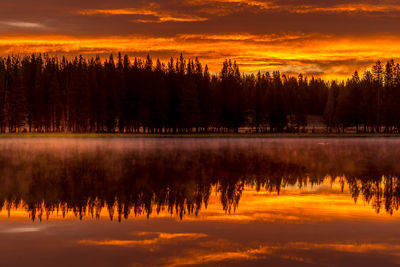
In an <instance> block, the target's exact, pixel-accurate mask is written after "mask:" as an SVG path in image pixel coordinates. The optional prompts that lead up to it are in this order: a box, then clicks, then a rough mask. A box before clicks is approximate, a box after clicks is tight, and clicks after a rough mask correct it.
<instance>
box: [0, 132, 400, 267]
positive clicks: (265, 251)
mask: <svg viewBox="0 0 400 267" xmlns="http://www.w3.org/2000/svg"><path fill="white" fill-rule="evenodd" d="M398 177H400V139H395V138H391V139H384V138H376V139H375V138H368V139H367V138H364V139H350V138H348V139H332V138H329V139H313V138H310V139H257V138H254V139H252V138H243V139H240V138H232V139H229V138H227V139H222V138H216V139H212V138H210V139H207V138H204V139H191V138H184V139H178V138H176V139H174V138H164V139H162V138H160V139H156V138H154V139H152V138H144V139H140V138H104V139H103V138H96V139H90V138H82V139H79V138H76V139H75V138H65V139H62V138H46V139H45V138H43V139H41V138H32V139H29V138H21V139H18V138H12V139H2V140H0V207H1V208H2V209H1V213H0V240H1V241H0V266H27V265H31V266H55V265H56V266H142V265H144V266H148V265H150V266H196V265H208V266H215V265H217V266H294V265H295V266H310V265H312V266H394V265H397V264H400V217H399V214H400V212H399V211H398V208H399V203H400V180H399V178H398Z"/></svg>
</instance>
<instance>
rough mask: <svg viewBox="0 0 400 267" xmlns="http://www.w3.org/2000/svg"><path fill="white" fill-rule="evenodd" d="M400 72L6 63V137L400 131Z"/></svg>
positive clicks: (0, 95)
mask: <svg viewBox="0 0 400 267" xmlns="http://www.w3.org/2000/svg"><path fill="white" fill-rule="evenodd" d="M398 103H400V67H399V64H395V62H394V61H393V60H392V61H389V62H387V63H386V65H384V64H382V63H381V62H380V61H378V62H377V63H376V64H375V65H374V66H373V68H372V70H371V71H366V72H365V73H364V75H363V77H359V74H358V73H357V72H355V73H354V75H353V76H352V77H351V78H350V79H348V80H347V81H343V82H338V81H324V80H322V79H320V78H314V77H312V78H307V77H304V76H303V75H301V74H300V75H299V76H298V77H291V76H289V75H285V74H281V73H280V72H279V71H274V72H272V73H269V72H267V73H261V72H259V73H257V74H242V73H240V71H239V67H238V65H237V64H236V62H233V61H231V60H226V61H225V62H224V63H223V66H222V69H221V71H220V72H219V73H217V74H211V73H210V72H209V70H208V67H207V65H205V66H203V64H202V63H201V62H200V61H199V60H198V59H197V58H196V59H194V60H191V59H185V58H184V57H183V55H182V54H181V55H180V57H179V58H177V59H175V60H174V59H173V58H171V60H170V61H169V62H167V63H162V62H161V61H160V60H159V59H157V60H153V59H152V58H151V57H150V56H147V58H146V59H141V58H134V59H130V58H129V57H128V56H127V55H125V56H123V55H121V54H120V53H119V54H118V56H117V57H116V58H114V56H113V55H110V57H109V58H107V59H106V60H104V61H102V60H101V59H100V57H96V58H90V59H86V58H84V57H83V56H79V57H75V58H74V59H71V60H70V59H67V58H65V57H62V58H59V57H53V56H49V55H47V54H44V55H41V54H33V55H31V56H23V57H21V56H8V57H2V58H0V132H2V133H5V132H25V131H28V132H79V133H88V132H97V133H103V132H109V133H112V132H120V133H138V132H142V133H190V132H238V131H239V129H240V128H242V127H246V128H247V129H251V130H252V131H255V132H300V131H306V126H307V125H308V121H307V118H308V117H309V116H310V115H315V116H320V117H322V118H323V119H324V123H325V125H326V130H327V131H343V132H344V131H345V130H346V129H348V128H349V127H352V128H354V129H355V130H356V131H357V132H360V131H363V132H382V131H384V132H390V133H392V132H398V130H399V127H400V113H399V112H397V107H398V105H399V104H398Z"/></svg>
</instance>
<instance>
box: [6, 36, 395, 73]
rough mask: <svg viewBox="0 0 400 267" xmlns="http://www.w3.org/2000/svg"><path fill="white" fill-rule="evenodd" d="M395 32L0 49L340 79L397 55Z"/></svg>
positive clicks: (30, 41)
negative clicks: (228, 64) (229, 65)
mask: <svg viewBox="0 0 400 267" xmlns="http://www.w3.org/2000/svg"><path fill="white" fill-rule="evenodd" d="M399 46H400V37H399V36H383V37H380V38H378V37H373V36H369V37H363V36H357V37H353V36H343V37H340V36H332V35H315V34H302V33H300V34H297V33H292V34H281V35H275V34H272V35H254V34H223V35H218V34H212V35H203V34H180V35H176V36H174V37H151V36H144V35H134V36H105V37H96V38H93V37H80V38H76V37H70V36H52V35H49V36H28V35H27V36H2V37H1V38H0V53H1V54H3V55H7V54H30V53H41V52H43V51H46V52H48V53H51V54H57V55H63V54H69V55H71V56H73V55H77V54H83V55H86V56H89V57H90V56H95V55H100V56H102V57H106V56H108V55H109V54H110V53H116V52H117V51H121V52H122V53H127V54H129V55H130V56H132V57H133V56H138V57H145V56H146V55H147V53H149V54H150V55H152V56H153V57H160V58H161V59H162V60H163V61H167V60H169V58H170V57H174V58H176V57H178V55H179V53H180V52H183V54H184V55H185V56H186V57H192V58H194V57H196V56H198V57H199V58H200V60H201V61H202V62H203V63H204V64H208V65H209V67H210V70H211V71H212V72H218V71H219V70H220V68H221V63H222V61H223V60H225V59H226V58H231V59H233V60H236V61H237V62H238V64H239V66H240V69H241V71H244V72H256V71H258V70H261V71H272V70H280V71H281V72H283V73H285V72H286V73H289V74H293V75H295V74H296V73H304V74H307V75H315V76H324V77H328V78H339V79H340V78H345V77H348V75H350V74H351V73H352V72H354V71H355V70H358V71H363V70H365V69H366V68H367V67H370V65H371V64H372V63H373V62H374V61H375V60H376V59H381V60H385V59H391V58H397V57H398V55H397V53H398V49H397V47H399Z"/></svg>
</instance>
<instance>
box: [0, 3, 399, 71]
mask: <svg viewBox="0 0 400 267" xmlns="http://www.w3.org/2000/svg"><path fill="white" fill-rule="evenodd" d="M0 17H1V19H0V34H1V35H0V54H1V55H6V54H10V53H14V54H24V53H33V52H50V53H51V54H57V55H62V54H68V55H71V56H73V55H76V54H84V55H87V56H95V55H101V56H106V55H108V54H109V53H116V52H118V51H121V52H123V53H127V54H129V55H130V56H140V57H143V56H145V55H146V54H147V53H150V55H152V56H153V57H160V58H161V59H163V60H168V59H169V58H170V57H171V56H173V57H177V56H178V55H179V53H180V52H183V53H184V55H186V56H187V57H195V56H198V57H199V58H200V59H201V60H202V62H204V63H207V64H209V66H210V69H211V71H213V72H217V71H219V69H220V67H221V63H222V61H223V60H224V59H225V58H232V59H235V60H237V62H238V63H239V64H240V67H241V70H242V71H245V72H254V71H258V70H261V71H271V70H275V69H277V70H281V71H282V72H287V73H290V74H294V75H295V74H297V73H299V72H302V73H306V74H308V75H317V76H324V77H328V78H344V77H347V76H349V75H351V73H352V72H354V70H359V71H364V70H365V69H366V68H367V67H369V66H370V65H371V64H373V62H375V61H376V60H377V59H380V60H387V59H391V58H394V59H397V58H399V56H400V52H399V50H398V49H397V48H398V47H399V44H400V28H399V27H397V26H396V25H397V24H398V19H399V17H400V6H399V4H398V2H397V1H385V0H378V1H376V0H375V1H368V0H364V1H357V0H350V1H343V0H332V1H321V0H272V1H264V0H205V1H203V0H202V1H200V0H172V1H161V0H154V1H150V2H149V1H144V0H135V1H129V0H115V1H112V2H109V1H107V2H105V1H94V0H81V1H78V0H69V1H66V0H60V1H51V0H38V1H35V2H32V1H28V0H15V1H8V3H0Z"/></svg>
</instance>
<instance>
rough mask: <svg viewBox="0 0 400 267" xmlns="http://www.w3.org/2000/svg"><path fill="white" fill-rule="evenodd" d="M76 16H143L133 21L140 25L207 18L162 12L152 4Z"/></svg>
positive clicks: (90, 11)
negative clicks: (145, 6)
mask: <svg viewBox="0 0 400 267" xmlns="http://www.w3.org/2000/svg"><path fill="white" fill-rule="evenodd" d="M78 14H81V15H86V16H93V15H105V16H117V15H141V16H144V17H145V18H142V19H134V20H133V21H134V22H141V23H163V22H195V21H206V20H207V18H203V17H199V16H195V15H190V14H181V13H179V12H172V11H168V10H162V9H161V8H160V7H159V6H158V5H156V4H154V3H153V4H150V5H149V6H148V7H147V8H121V9H88V10H79V11H78Z"/></svg>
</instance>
